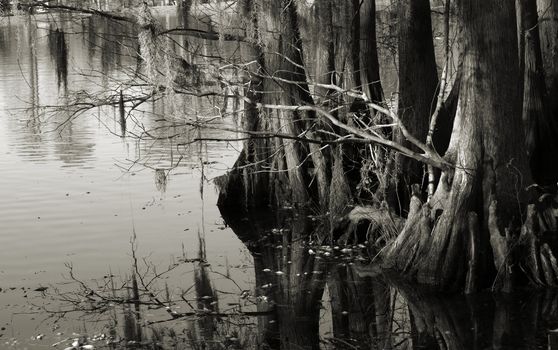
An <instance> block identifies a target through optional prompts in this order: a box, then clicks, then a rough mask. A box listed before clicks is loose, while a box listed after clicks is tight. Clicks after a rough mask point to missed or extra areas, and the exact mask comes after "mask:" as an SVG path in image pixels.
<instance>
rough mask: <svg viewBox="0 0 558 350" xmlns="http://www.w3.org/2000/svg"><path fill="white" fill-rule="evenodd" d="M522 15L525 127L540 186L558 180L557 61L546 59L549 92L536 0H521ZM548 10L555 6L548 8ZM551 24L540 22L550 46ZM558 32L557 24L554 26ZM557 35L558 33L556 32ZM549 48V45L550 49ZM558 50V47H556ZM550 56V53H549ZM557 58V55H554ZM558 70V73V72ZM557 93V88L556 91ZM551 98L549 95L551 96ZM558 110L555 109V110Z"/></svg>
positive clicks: (533, 169)
mask: <svg viewBox="0 0 558 350" xmlns="http://www.w3.org/2000/svg"><path fill="white" fill-rule="evenodd" d="M521 5H522V8H521V14H522V15H523V28H524V39H523V42H524V44H525V48H524V50H523V52H524V55H525V56H524V59H523V61H524V82H523V125H524V127H525V137H526V147H527V152H528V154H529V161H530V166H531V171H532V174H533V177H534V180H535V181H536V182H537V183H538V184H541V185H552V184H555V183H556V181H557V180H558V165H556V162H555V161H554V159H555V157H556V154H557V152H558V142H557V141H556V137H557V136H558V124H557V123H556V119H555V118H556V114H554V116H553V109H554V108H556V107H554V106H553V104H555V101H554V100H556V98H554V97H552V96H555V95H553V92H552V88H553V86H552V85H553V84H556V82H554V80H556V79H555V78H554V75H555V74H552V70H553V69H555V68H554V65H555V63H554V62H550V63H549V62H547V64H546V66H547V67H546V69H547V70H550V71H547V72H548V73H549V74H547V77H548V78H549V79H550V81H549V83H550V85H549V88H550V90H549V92H550V95H548V94H547V90H546V83H545V79H546V78H545V69H544V67H543V56H542V52H541V40H540V34H539V30H537V29H538V28H539V21H538V16H537V3H536V0H522V3H521ZM548 10H549V11H551V10H552V8H550V9H548ZM548 26H550V24H544V23H541V30H540V32H542V33H544V35H546V36H547V37H546V38H545V41H546V45H550V38H549V37H548V35H550V34H549V33H548V32H547V29H548V28H547V27H548ZM554 28H555V29H556V30H557V31H558V25H557V26H555V27H554ZM556 35H558V33H557V34H556ZM547 49H548V48H547ZM555 49H556V50H558V46H557V47H556V48H555ZM547 55H549V53H548V52H547ZM555 57H556V58H557V59H558V55H557V56H555ZM557 73H558V72H557ZM555 92H556V93H558V90H557V91H555ZM549 97H550V98H549ZM554 112H556V111H554Z"/></svg>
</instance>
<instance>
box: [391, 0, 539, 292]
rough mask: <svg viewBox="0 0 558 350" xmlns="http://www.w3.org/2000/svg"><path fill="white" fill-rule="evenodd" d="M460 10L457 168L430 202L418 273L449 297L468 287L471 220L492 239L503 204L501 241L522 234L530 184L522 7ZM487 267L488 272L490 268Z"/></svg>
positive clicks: (452, 152) (451, 153)
mask: <svg viewBox="0 0 558 350" xmlns="http://www.w3.org/2000/svg"><path fill="white" fill-rule="evenodd" d="M459 7H460V13H461V16H462V18H461V20H462V26H463V39H462V42H463V45H464V54H463V77H462V84H461V96H460V107H459V108H458V109H459V112H458V114H457V116H456V120H455V123H454V129H453V133H452V138H451V142H450V145H449V149H448V152H447V153H446V158H447V159H448V160H451V161H454V162H455V164H456V168H455V170H453V171H449V172H446V173H443V174H442V177H441V180H440V183H439V184H438V187H437V190H436V193H435V194H434V196H433V198H432V200H431V201H430V202H429V204H430V206H431V207H432V211H431V213H432V216H433V217H434V218H435V219H436V221H435V225H434V227H433V228H432V232H431V237H430V242H429V244H428V248H429V249H427V250H425V252H424V254H422V255H421V257H420V259H417V260H416V261H417V263H416V264H415V265H416V266H414V269H413V270H415V271H416V278H417V280H418V282H419V283H423V284H428V285H432V286H434V287H435V288H439V289H446V290H447V289H454V288H455V289H462V288H463V285H464V282H465V276H466V270H467V267H466V254H464V252H465V251H466V249H464V245H465V243H466V240H465V239H464V237H467V235H468V231H469V217H468V216H469V213H470V212H476V213H477V215H478V216H479V217H480V218H482V221H481V222H480V232H488V227H489V222H488V221H489V220H488V219H489V204H490V203H492V202H493V201H495V200H497V201H498V207H497V210H496V209H495V208H494V209H495V210H494V211H493V220H492V222H491V223H492V224H493V225H494V227H496V228H497V233H498V234H500V236H493V237H495V239H496V241H498V242H500V241H501V239H503V233H504V232H506V230H513V229H514V228H518V227H519V225H517V222H516V221H517V219H518V216H519V213H518V211H517V205H518V204H517V200H518V198H520V194H518V191H520V190H521V189H522V188H523V185H517V181H519V179H522V180H523V181H524V182H523V184H526V183H530V181H529V175H528V172H527V171H526V160H525V158H526V157H525V154H524V153H523V149H522V147H521V145H520V144H519V143H518V142H517V140H520V139H521V138H522V129H521V111H520V105H519V103H518V101H520V98H519V96H518V91H517V87H518V86H519V83H520V82H519V80H518V56H517V37H516V31H515V25H516V23H515V8H514V4H513V2H509V1H507V0H488V1H487V0H482V1H481V0H472V1H469V0H467V1H465V0H462V1H461V2H460V4H459ZM495 14H497V15H495ZM493 28H499V29H498V30H493ZM514 223H515V225H513V224H514ZM404 232H405V230H404V231H403V233H404ZM479 245H480V246H481V248H479V249H480V250H481V255H484V256H486V254H485V253H484V250H485V249H486V247H489V246H488V238H487V237H486V236H485V237H480V239H479ZM393 253H396V254H399V253H397V251H396V250H395V251H391V252H390V255H393ZM497 255H498V256H501V254H497ZM479 265H480V266H483V267H485V265H486V262H485V261H483V262H482V263H479ZM478 273H479V274H480V275H483V274H485V273H486V271H479V272H478Z"/></svg>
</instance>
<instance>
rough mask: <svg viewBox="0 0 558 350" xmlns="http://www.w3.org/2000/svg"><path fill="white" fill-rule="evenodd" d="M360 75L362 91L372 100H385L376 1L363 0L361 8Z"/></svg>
mask: <svg viewBox="0 0 558 350" xmlns="http://www.w3.org/2000/svg"><path fill="white" fill-rule="evenodd" d="M359 10H360V11H359V13H360V33H359V36H360V45H359V46H360V77H361V82H362V91H363V92H364V93H365V94H366V96H368V98H369V99H370V101H373V102H383V94H384V93H383V90H382V84H381V82H380V64H379V62H378V44H377V42H376V1H375V0H363V1H362V3H361V5H360V8H359Z"/></svg>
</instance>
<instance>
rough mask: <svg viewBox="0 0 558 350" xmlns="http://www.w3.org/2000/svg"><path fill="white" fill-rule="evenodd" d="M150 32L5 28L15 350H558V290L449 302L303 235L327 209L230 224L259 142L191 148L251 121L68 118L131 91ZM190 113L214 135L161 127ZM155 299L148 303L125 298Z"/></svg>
mask: <svg viewBox="0 0 558 350" xmlns="http://www.w3.org/2000/svg"><path fill="white" fill-rule="evenodd" d="M156 13H157V15H156V17H157V18H158V19H159V20H160V22H161V23H162V24H163V25H166V26H168V27H170V26H174V25H176V24H177V23H178V21H179V18H178V17H177V15H176V14H175V10H174V7H167V8H159V9H158V12H156ZM199 25H200V26H201V24H199ZM57 29H58V31H57ZM62 32H63V33H64V34H63V35H64V37H63V38H62V37H61V35H62V34H61V33H62ZM136 35H137V33H135V32H134V29H133V28H128V27H126V26H123V25H121V24H117V23H113V22H110V21H107V20H103V19H100V18H92V17H80V16H73V15H72V16H70V15H68V14H55V13H50V14H40V15H37V16H36V17H35V18H33V19H30V18H28V17H26V16H20V17H10V18H2V19H1V21H0V57H1V58H0V62H1V64H0V80H1V82H0V167H1V169H2V175H1V176H0V288H1V289H0V349H4V348H6V349H44V348H53V347H54V348H59V349H65V348H72V347H73V348H74V349H79V348H80V347H81V348H82V349H89V348H93V347H94V348H97V349H105V348H106V349H121V348H145V349H167V348H168V349H190V348H191V349H245V348H246V349H248V348H250V349H256V348H262V349H266V348H279V347H280V348H283V349H316V348H319V347H321V348H327V349H534V348H538V349H547V348H558V347H553V346H556V345H554V344H555V343H556V342H557V341H558V340H557V339H558V337H555V336H554V332H552V330H553V329H555V328H556V327H558V294H556V293H555V292H554V291H543V292H529V293H528V292H525V293H518V294H516V295H509V296H499V295H492V294H490V293H481V294H480V295H476V296H470V297H465V296H453V297H448V296H433V295H430V294H428V293H426V292H425V293H422V292H421V291H419V290H417V289H416V288H413V287H410V286H407V285H405V283H404V282H401V281H398V280H395V279H393V278H389V277H387V276H382V275H381V273H380V272H379V271H376V270H375V269H374V268H372V267H369V266H367V265H366V264H364V263H360V262H358V261H359V259H360V253H361V252H360V249H359V247H350V248H344V249H336V247H322V246H317V247H316V246H312V247H309V246H308V245H309V244H312V242H305V241H301V240H298V239H297V237H298V235H300V234H301V233H304V232H308V230H319V226H316V224H315V221H312V220H310V219H312V215H310V214H305V213H292V212H289V211H288V210H284V211H279V212H275V213H269V212H262V213H241V212H235V213H225V215H224V216H225V217H226V224H225V219H223V217H222V216H221V213H220V212H219V210H218V208H217V207H216V202H217V191H216V189H215V187H214V185H213V182H212V179H214V178H216V177H218V176H220V175H223V174H224V173H225V172H226V170H227V169H229V168H230V167H231V166H232V165H233V163H234V161H235V160H236V157H237V156H238V151H239V149H240V148H241V146H242V145H241V144H240V143H239V142H235V141H230V142H226V143H225V142H214V141H204V142H202V143H200V142H196V143H190V141H191V140H192V138H195V137H203V138H212V139H215V138H234V137H235V136H236V135H235V133H234V132H232V131H227V132H225V131H220V130H223V129H227V130H234V129H235V128H236V127H237V121H236V120H235V118H231V117H227V118H222V117H220V111H221V110H222V109H223V108H225V109H226V108H227V107H226V106H225V107H224V101H222V100H219V99H216V98H212V97H199V98H198V97H177V98H176V99H175V100H173V101H168V100H159V101H156V102H152V101H148V102H146V103H145V104H142V105H141V106H140V107H138V108H137V109H136V110H134V111H133V112H131V111H130V113H129V115H128V117H127V118H128V119H127V123H126V125H127V127H126V130H124V137H122V132H123V127H122V123H121V121H120V117H119V111H118V106H116V105H113V106H104V107H100V108H92V109H90V110H88V111H86V112H84V113H81V114H79V115H78V116H75V117H73V116H72V115H71V113H70V112H68V109H67V108H52V106H67V105H70V104H71V102H72V101H76V100H75V98H76V96H77V98H78V99H79V96H92V95H95V94H100V93H101V92H102V91H106V90H107V89H112V90H113V91H118V90H119V85H118V82H119V81H125V80H126V79H128V77H129V74H130V72H133V71H135V69H136V66H137V59H136V53H135V51H136V48H137V43H136V42H135V39H134V37H135V36H136ZM61 42H65V45H62V46H60V43H61ZM196 45H199V47H200V48H201V49H202V50H203V53H204V54H205V55H206V56H208V57H209V56H216V55H217V54H219V55H223V53H226V54H227V57H229V59H230V57H232V56H234V52H237V51H238V50H240V48H239V47H237V46H235V45H236V44H230V45H229V46H219V47H215V44H210V43H205V42H197V43H196ZM175 49H176V48H175ZM237 49H238V50H237ZM177 50H180V48H178V49H177ZM240 51H241V50H240ZM382 59H383V61H388V60H389V58H387V57H383V58H382ZM386 81H393V77H391V78H386ZM126 93H127V94H128V95H129V94H133V93H140V91H139V90H133V89H129V90H127V91H126ZM80 94H81V95H80ZM45 106H51V107H50V108H47V107H45ZM125 108H127V109H128V110H129V109H130V108H131V105H130V104H129V103H128V104H126V105H125ZM53 110H54V112H53ZM176 110H180V111H183V112H185V113H184V114H187V115H189V116H190V117H192V116H195V117H196V118H202V119H203V118H205V119H206V120H211V121H210V123H212V124H211V125H212V126H214V127H215V128H211V129H203V130H198V129H195V128H192V127H189V126H184V124H183V123H180V121H178V122H176V123H168V121H165V122H161V116H165V115H167V114H172V113H173V111H176ZM146 130H147V131H149V135H148V136H149V137H146V133H145V131H146ZM153 136H155V137H153ZM130 276H134V277H133V278H130ZM130 281H131V282H130ZM138 284H139V285H140V287H139V288H138V287H137V285H138ZM138 289H139V290H140V291H141V292H142V297H141V298H142V300H143V302H142V303H137V302H134V303H121V301H122V300H124V299H126V295H127V296H128V300H130V298H132V299H134V300H137V299H138V298H136V297H135V296H134V293H136V292H137V291H138ZM130 304H132V305H130ZM72 344H73V345H72Z"/></svg>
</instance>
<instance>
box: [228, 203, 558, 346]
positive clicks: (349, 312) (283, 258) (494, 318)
mask: <svg viewBox="0 0 558 350" xmlns="http://www.w3.org/2000/svg"><path fill="white" fill-rule="evenodd" d="M221 211H222V214H223V217H224V218H225V220H226V222H227V223H228V224H229V225H230V226H231V228H232V229H233V231H234V232H235V233H236V235H237V236H238V237H239V238H240V239H241V240H242V241H243V242H244V243H245V244H246V246H247V247H248V249H249V250H250V252H251V254H252V256H253V257H254V269H255V276H256V287H255V288H256V291H257V293H258V295H259V296H260V297H261V298H260V299H261V300H265V302H261V303H260V304H259V305H258V310H261V311H264V310H267V311H268V310H273V313H271V314H270V315H267V316H265V317H259V319H258V334H259V337H260V344H262V345H261V346H260V348H272V349H318V348H335V349H487V348H493V349H510V348H515V349H524V348H528V349H530V348H541V347H542V348H546V347H547V332H548V330H549V329H553V328H556V326H558V322H557V321H558V310H557V308H558V294H557V293H556V291H554V290H547V291H536V292H533V291H531V292H520V293H516V294H511V295H497V294H492V293H488V292H487V293H480V294H477V295H470V296H467V295H457V296H445V295H439V294H438V295H436V294H432V293H429V292H428V291H423V290H420V289H417V288H416V287H415V286H411V285H408V284H406V283H405V282H404V281H401V280H398V279H396V278H394V277H392V276H386V275H385V274H382V273H381V272H380V270H379V269H377V268H375V267H373V266H371V265H366V264H363V263H362V262H358V261H357V259H353V260H354V261H351V260H349V259H348V258H347V257H346V256H345V257H342V258H340V256H343V253H338V254H336V253H335V252H336V250H335V249H331V250H325V251H326V252H329V251H331V252H332V253H331V254H330V253H326V254H320V251H319V250H318V249H316V248H313V247H311V246H310V245H311V243H312V242H311V240H312V239H315V238H317V237H318V233H317V232H318V231H317V230H318V229H319V228H318V227H317V225H316V224H315V222H312V221H311V220H309V219H308V215H307V214H305V213H293V212H289V211H285V210H283V211H277V212H275V213H271V212H263V213H262V212H250V213H247V212H238V211H233V212H231V210H230V209H223V208H221ZM309 240H310V241H309ZM345 255H346V254H345ZM353 258H354V256H353ZM325 288H327V290H328V292H329V297H330V300H323V301H322V299H323V298H324V296H325V294H324V290H325ZM322 303H323V307H324V308H325V309H328V310H330V311H331V314H330V315H329V316H328V315H326V318H327V321H328V323H330V324H331V328H332V331H333V332H332V334H331V336H329V335H326V336H324V334H323V331H322V332H320V329H319V328H320V307H322Z"/></svg>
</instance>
